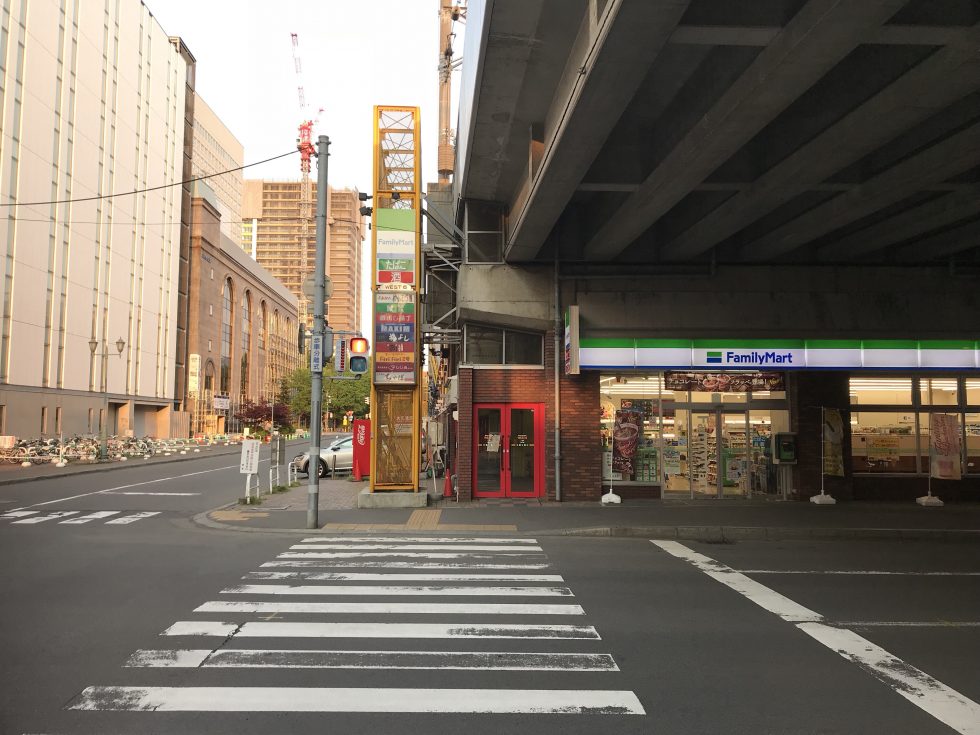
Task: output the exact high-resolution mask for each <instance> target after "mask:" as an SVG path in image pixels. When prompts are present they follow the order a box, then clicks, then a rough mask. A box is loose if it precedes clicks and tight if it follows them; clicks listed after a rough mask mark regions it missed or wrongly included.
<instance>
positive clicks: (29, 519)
mask: <svg viewBox="0 0 980 735" xmlns="http://www.w3.org/2000/svg"><path fill="white" fill-rule="evenodd" d="M81 512H82V511H79V510H54V511H37V510H12V511H8V512H7V513H4V514H2V515H0V520H4V519H10V520H11V525H13V524H17V525H37V524H38V523H45V522H46V521H57V522H58V525H75V526H79V525H82V524H84V523H91V522H93V521H95V522H98V521H104V523H103V525H107V526H108V525H129V524H130V523H135V522H136V521H142V520H143V519H144V518H152V517H153V516H158V515H160V511H140V512H138V513H129V511H123V510H97V511H93V512H91V513H86V514H85V515H78V514H79V513H81ZM120 513H128V515H124V516H120V515H119V514H120ZM72 516H74V517H72ZM113 516H118V517H117V518H112V517H113ZM107 518H112V520H105V519H107ZM15 519H16V520H15Z"/></svg>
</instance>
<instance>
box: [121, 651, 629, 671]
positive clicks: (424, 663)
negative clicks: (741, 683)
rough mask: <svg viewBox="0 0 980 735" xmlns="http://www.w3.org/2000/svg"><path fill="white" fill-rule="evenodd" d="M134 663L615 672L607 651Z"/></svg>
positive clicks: (250, 656)
mask: <svg viewBox="0 0 980 735" xmlns="http://www.w3.org/2000/svg"><path fill="white" fill-rule="evenodd" d="M124 666H126V667H136V668H158V669H159V668H179V669H196V668H275V669H448V670H455V671H619V667H618V666H617V665H616V662H615V661H614V660H613V657H612V656H610V655H609V654H608V653H528V652H519V653H515V652H509V651H324V650H292V649H288V650H284V649H247V650H245V649H218V650H211V649H208V648H205V649H189V650H169V649H168V650H140V651H136V652H135V653H134V654H133V655H132V656H130V657H129V660H128V661H126V663H125V664H124Z"/></svg>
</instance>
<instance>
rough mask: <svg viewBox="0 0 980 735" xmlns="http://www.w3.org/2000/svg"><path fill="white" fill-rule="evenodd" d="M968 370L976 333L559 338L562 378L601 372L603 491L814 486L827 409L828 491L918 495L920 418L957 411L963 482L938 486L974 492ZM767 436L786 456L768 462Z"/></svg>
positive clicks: (977, 404) (710, 492) (974, 407)
mask: <svg viewBox="0 0 980 735" xmlns="http://www.w3.org/2000/svg"><path fill="white" fill-rule="evenodd" d="M978 367H980V350H978V344H977V342H974V341H920V340H887V341H886V340H780V339H771V340H770V339H767V340H731V339H711V340H700V339H645V338H601V337H599V338H596V337H583V338H581V339H580V340H578V345H577V350H576V347H575V345H572V344H569V343H568V341H566V370H567V372H570V373H574V372H575V371H576V370H578V371H580V372H582V373H586V372H597V373H598V374H599V375H598V384H599V389H598V392H599V395H598V401H599V411H598V415H599V417H600V418H599V437H600V450H601V452H602V485H603V487H609V485H610V484H612V485H613V486H614V487H615V488H617V489H616V492H617V493H622V494H624V495H625V496H626V497H630V496H634V497H643V496H647V497H657V496H660V497H664V498H671V497H674V498H698V497H715V498H721V497H751V496H753V495H765V494H769V495H771V494H785V495H786V496H790V495H793V496H796V497H800V496H802V497H807V496H809V495H812V494H814V493H816V492H819V490H820V485H821V474H822V467H823V465H822V459H821V454H822V452H823V451H824V446H823V445H822V437H823V431H824V430H823V421H824V417H825V411H826V409H832V410H836V411H838V412H840V415H841V416H842V423H843V427H842V429H843V437H842V442H841V444H842V446H841V453H842V464H843V470H844V476H843V477H840V478H838V477H833V478H830V477H828V478H825V479H824V481H825V482H827V483H828V490H835V491H836V492H837V493H838V494H840V495H841V496H842V497H845V498H846V497H855V498H869V499H871V498H874V499H910V498H914V497H916V495H921V494H922V491H924V489H925V484H926V478H927V475H928V472H929V423H930V414H932V413H944V414H951V415H954V416H955V417H956V418H957V425H958V427H959V428H958V431H959V434H960V445H961V454H962V457H961V463H962V473H963V477H964V481H963V482H961V483H958V484H957V485H956V486H955V487H953V486H952V485H949V486H948V487H945V490H947V491H948V492H950V493H953V494H955V495H956V496H957V497H962V498H967V497H973V495H976V494H977V490H976V489H977V488H980V370H978ZM632 427H636V428H635V430H634V429H633V428H632ZM775 438H778V439H780V440H784V439H785V440H786V441H787V442H789V443H788V444H786V445H785V446H786V447H788V448H790V449H791V450H792V451H790V452H789V453H788V454H787V455H786V456H783V457H780V455H781V454H783V453H782V452H781V451H775V452H774V445H775V444H777V442H774V439H775ZM614 445H615V447H614ZM623 447H625V449H626V451H627V453H629V454H630V455H631V456H630V457H629V458H628V460H626V459H625V458H624V457H622V456H621V455H622V453H623V452H622V451H621V450H622V448H623ZM614 449H615V450H616V451H615V453H614ZM794 455H795V456H794ZM780 460H782V463H781V464H782V465H790V466H791V468H792V469H791V470H790V469H789V468H788V467H786V466H783V467H782V469H781V468H780V466H779V465H780ZM941 485H942V486H947V483H945V482H944V483H941ZM978 497H980V496H978Z"/></svg>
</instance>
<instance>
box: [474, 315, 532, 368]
mask: <svg viewBox="0 0 980 735" xmlns="http://www.w3.org/2000/svg"><path fill="white" fill-rule="evenodd" d="M466 362H467V363H468V364H470V365H543V364H544V343H543V335H542V334H540V333H536V332H521V331H518V330H514V329H501V328H500V327H487V326H482V325H479V324H467V325H466Z"/></svg>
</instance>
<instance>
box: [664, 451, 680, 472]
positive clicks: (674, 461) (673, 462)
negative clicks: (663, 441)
mask: <svg viewBox="0 0 980 735" xmlns="http://www.w3.org/2000/svg"><path fill="white" fill-rule="evenodd" d="M680 473H681V450H680V449H679V448H678V447H664V479H665V480H666V478H667V477H668V476H670V475H679V474H680Z"/></svg>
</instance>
